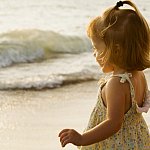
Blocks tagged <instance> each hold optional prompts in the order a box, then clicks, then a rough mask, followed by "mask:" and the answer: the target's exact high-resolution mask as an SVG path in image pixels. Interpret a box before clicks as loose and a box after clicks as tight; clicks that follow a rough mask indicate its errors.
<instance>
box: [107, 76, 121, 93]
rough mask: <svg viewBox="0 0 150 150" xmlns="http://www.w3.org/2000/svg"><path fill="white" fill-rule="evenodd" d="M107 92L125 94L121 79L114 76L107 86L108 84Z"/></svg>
mask: <svg viewBox="0 0 150 150" xmlns="http://www.w3.org/2000/svg"><path fill="white" fill-rule="evenodd" d="M106 92H107V93H108V92H109V93H110V92H111V93H114V94H116V93H120V94H121V93H122V94H123V92H124V90H123V84H122V83H121V82H120V77H115V76H112V77H111V78H110V79H109V80H108V82H107V84H106Z"/></svg>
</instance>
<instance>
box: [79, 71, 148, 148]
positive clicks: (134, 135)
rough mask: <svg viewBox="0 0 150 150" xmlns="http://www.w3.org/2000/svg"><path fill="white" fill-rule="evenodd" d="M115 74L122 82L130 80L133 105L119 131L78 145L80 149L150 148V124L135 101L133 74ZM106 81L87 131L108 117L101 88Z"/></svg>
mask: <svg viewBox="0 0 150 150" xmlns="http://www.w3.org/2000/svg"><path fill="white" fill-rule="evenodd" d="M115 76H118V77H120V82H121V83H122V84H123V83H125V82H126V81H128V82H129V85H130V93H131V98H132V106H131V108H130V109H129V110H128V112H127V113H126V114H125V116H124V121H123V124H122V127H121V129H120V130H119V131H118V132H117V133H115V134H114V135H112V136H111V137H109V138H107V139H105V140H103V141H100V142H98V143H95V144H92V145H88V146H81V147H78V148H79V149H80V150H150V134H149V130H148V126H147V125H146V122H145V120H144V118H143V116H142V113H141V112H139V111H138V108H139V107H138V105H137V103H136V101H135V92H134V87H133V85H132V83H131V80H130V77H131V76H132V74H131V73H125V74H118V75H115ZM105 83H106V82H104V83H103V84H102V85H101V86H100V90H99V92H100V93H99V94H98V100H97V103H96V106H95V107H94V110H93V112H92V114H91V116H90V120H89V123H88V126H87V128H86V129H85V131H87V130H89V129H91V128H93V127H95V126H96V125H98V124H99V123H101V122H102V121H104V120H105V119H106V107H105V106H104V104H103V101H102V98H101V88H102V86H103V85H104V84H105ZM149 102H150V97H149Z"/></svg>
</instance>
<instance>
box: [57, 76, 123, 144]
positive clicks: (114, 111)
mask: <svg viewBox="0 0 150 150" xmlns="http://www.w3.org/2000/svg"><path fill="white" fill-rule="evenodd" d="M105 89H106V90H105V96H106V101H107V118H106V120H105V121H103V122H102V123H100V124H98V125H97V126H96V127H94V128H92V129H91V130H89V131H87V132H85V133H84V134H83V135H80V134H79V133H77V132H76V131H75V130H72V129H71V130H69V129H68V130H67V131H66V132H61V133H60V134H59V136H60V141H62V142H61V143H64V144H63V145H64V146H65V145H66V144H68V143H73V144H75V145H82V146H86V145H90V144H93V143H96V142H100V141H102V140H104V139H107V138H108V137H110V136H112V135H113V134H115V133H116V132H117V131H119V129H120V128H121V125H122V122H123V118H124V110H125V94H124V92H123V86H122V84H121V83H120V82H119V79H118V78H115V77H114V78H112V79H110V80H109V81H108V82H107V84H106V88H105ZM67 132H68V134H67ZM62 135H66V137H67V138H64V136H62ZM72 135H74V136H72ZM69 137H70V139H69ZM74 137H75V139H74ZM64 139H65V140H64ZM78 139H79V140H78ZM64 141H65V142H64Z"/></svg>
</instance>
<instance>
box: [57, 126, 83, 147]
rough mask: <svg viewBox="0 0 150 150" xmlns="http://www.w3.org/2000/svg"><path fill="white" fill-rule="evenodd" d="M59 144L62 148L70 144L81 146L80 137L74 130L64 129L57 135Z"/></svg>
mask: <svg viewBox="0 0 150 150" xmlns="http://www.w3.org/2000/svg"><path fill="white" fill-rule="evenodd" d="M59 137H60V142H61V145H62V147H65V145H66V144H68V143H72V144H74V145H76V146H81V143H82V135H81V134H79V133H78V132H77V131H75V130H74V129H64V130H62V131H61V132H60V133H59Z"/></svg>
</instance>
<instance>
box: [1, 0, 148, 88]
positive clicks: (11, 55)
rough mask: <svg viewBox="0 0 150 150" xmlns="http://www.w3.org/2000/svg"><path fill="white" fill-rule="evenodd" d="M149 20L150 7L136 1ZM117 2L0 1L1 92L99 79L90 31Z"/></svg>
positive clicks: (87, 0)
mask: <svg viewBox="0 0 150 150" xmlns="http://www.w3.org/2000/svg"><path fill="white" fill-rule="evenodd" d="M134 2H135V3H136V4H137V6H138V7H139V9H140V10H141V12H142V14H143V15H144V16H145V17H146V19H147V20H149V19H150V15H149V11H150V2H149V1H148V0H145V1H144V2H143V1H142V0H135V1H134ZM115 3H116V1H115V0H110V1H106V0H99V1H98V0H95V1H93V0H86V1H83V0H61V1H60V0H55V1H54V0H42V1H41V0H5V1H0V89H5V90H6V89H29V88H34V89H42V88H55V87H59V86H61V85H64V84H68V83H72V82H79V81H83V80H84V81H86V80H94V79H98V78H99V75H100V74H101V71H100V69H99V67H98V65H97V63H96V62H95V59H94V57H93V56H92V52H91V43H90V41H89V39H88V38H87V36H86V26H87V24H88V22H89V21H90V20H91V18H93V17H94V16H97V15H99V14H101V13H102V12H103V10H104V9H105V8H107V7H109V6H113V5H115Z"/></svg>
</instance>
